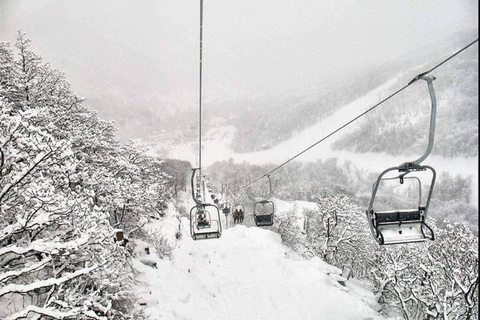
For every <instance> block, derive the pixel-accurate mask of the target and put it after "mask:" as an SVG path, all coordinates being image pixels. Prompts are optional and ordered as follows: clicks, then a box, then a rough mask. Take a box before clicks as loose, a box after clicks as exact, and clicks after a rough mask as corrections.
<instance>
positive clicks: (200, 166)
mask: <svg viewBox="0 0 480 320" xmlns="http://www.w3.org/2000/svg"><path fill="white" fill-rule="evenodd" d="M202 49H203V0H200V70H199V71H200V75H199V97H198V109H199V112H198V168H199V170H200V171H199V175H200V177H201V176H202V174H201V173H202Z"/></svg>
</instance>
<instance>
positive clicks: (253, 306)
mask: <svg viewBox="0 0 480 320" xmlns="http://www.w3.org/2000/svg"><path fill="white" fill-rule="evenodd" d="M176 217H178V214H177V213H176V212H174V211H173V210H169V212H168V213H167V218H166V220H164V221H161V222H159V221H156V222H153V223H151V224H150V225H149V228H151V229H154V230H161V232H163V233H164V234H166V235H167V237H168V239H169V241H170V243H171V244H172V246H173V247H174V250H173V255H172V258H171V259H163V260H162V259H159V258H158V257H157V256H156V255H155V253H154V252H152V251H151V252H150V255H147V254H146V253H145V250H144V249H143V246H145V245H146V244H145V243H140V242H139V243H137V244H138V245H137V248H136V251H137V255H138V258H137V259H135V260H134V266H135V268H136V269H137V270H138V271H140V275H139V277H138V278H137V279H139V280H140V283H139V285H138V287H137V295H138V297H139V298H140V299H141V300H142V301H143V303H144V304H146V305H145V306H144V307H143V308H144V310H145V312H146V313H147V314H148V315H150V316H151V319H182V320H186V319H208V320H216V319H218V320H220V319H221V320H226V319H231V320H235V319H238V320H240V319H242V320H244V319H264V320H268V319H272V320H282V319H285V320H292V319H302V320H309V319H312V320H313V319H316V320H318V319H336V320H343V319H344V320H347V319H351V320H361V319H364V320H367V319H368V320H376V319H386V318H384V317H381V316H379V315H378V312H377V311H378V310H379V308H380V307H379V305H378V304H377V302H376V300H375V297H374V295H373V293H372V292H371V288H369V287H368V285H367V284H366V283H362V282H359V281H357V280H354V279H349V280H346V279H344V278H342V277H341V275H340V273H341V270H340V269H338V268H336V267H334V266H331V265H328V264H326V263H325V262H323V261H322V260H321V259H319V258H313V259H310V260H305V259H304V258H302V257H301V256H299V255H298V254H297V253H295V252H293V251H292V250H290V249H289V248H287V247H285V246H284V245H283V244H282V243H281V240H280V236H279V235H278V234H276V233H274V232H271V231H268V230H264V229H260V228H255V227H250V228H248V227H246V226H244V225H236V226H235V227H232V228H229V229H226V230H224V232H223V235H222V237H221V238H220V239H212V240H201V241H193V240H192V239H191V238H190V235H189V233H188V228H189V222H188V220H187V219H186V218H182V219H181V223H180V228H181V231H182V238H181V239H180V240H176V239H175V237H174V236H173V234H174V229H177V230H178V223H179V220H177V219H176ZM141 260H143V261H144V262H145V260H146V261H149V262H150V263H147V264H144V263H142V262H141ZM153 263H156V267H152V266H151V265H152V264H153ZM148 264H150V266H149V265H148ZM339 281H340V282H344V285H342V284H340V283H339Z"/></svg>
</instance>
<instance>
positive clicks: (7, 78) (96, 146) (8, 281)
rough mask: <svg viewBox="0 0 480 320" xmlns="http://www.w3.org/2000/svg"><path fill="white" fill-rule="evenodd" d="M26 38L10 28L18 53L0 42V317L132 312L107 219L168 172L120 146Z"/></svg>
mask: <svg viewBox="0 0 480 320" xmlns="http://www.w3.org/2000/svg"><path fill="white" fill-rule="evenodd" d="M29 42H30V41H29V40H28V39H27V38H26V37H25V35H24V34H22V33H19V36H18V40H17V43H16V48H17V50H18V53H19V58H18V59H15V58H14V54H13V51H12V49H11V48H10V47H9V45H8V44H5V43H2V44H0V75H1V76H2V77H1V81H0V310H2V311H1V312H2V314H1V315H0V316H1V317H2V318H6V319H20V318H35V319H40V318H48V319H131V318H132V317H134V314H136V315H135V318H141V315H140V314H138V313H137V312H136V311H135V307H134V302H135V301H134V298H133V297H132V296H131V294H130V293H129V290H130V286H131V285H132V284H133V278H134V277H133V269H132V267H131V266H130V265H129V256H128V251H127V250H126V249H125V248H124V247H122V246H120V245H118V244H117V243H116V242H115V241H114V239H113V232H114V229H113V226H112V225H111V224H110V220H109V219H110V218H111V214H112V212H115V210H116V209H118V208H125V207H126V206H127V204H129V203H134V204H135V205H138V206H135V208H136V209H138V208H140V207H148V206H152V205H153V203H154V201H158V200H159V199H164V198H168V197H169V194H170V192H169V189H168V187H167V186H166V181H167V179H168V177H167V176H166V175H165V174H163V172H162V170H161V162H159V161H158V160H155V159H152V158H149V157H146V156H144V155H142V152H140V151H137V150H134V149H132V148H131V147H130V146H124V145H122V144H120V143H119V142H118V141H117V140H116V139H115V136H114V132H115V130H114V127H113V125H112V124H111V123H108V122H105V121H102V120H100V119H99V118H98V117H97V116H96V114H95V113H93V112H92V111H89V110H88V109H86V108H85V107H84V106H83V105H82V102H83V99H80V98H78V97H77V96H76V95H75V94H74V93H73V92H72V91H71V89H70V86H69V84H68V82H67V81H66V80H65V78H64V76H63V75H62V74H61V73H59V72H58V71H56V70H52V69H51V68H50V66H49V65H48V64H46V63H43V62H42V59H41V58H40V57H38V56H37V55H35V54H34V53H33V52H31V51H30V49H29ZM102 197H103V198H102ZM134 214H136V215H137V217H138V218H139V219H141V218H142V217H145V216H146V215H147V214H146V213H141V211H140V210H136V211H132V213H131V216H133V215H134ZM132 220H135V219H132ZM137 223H138V221H134V222H131V223H130V224H129V225H128V224H127V223H125V224H124V225H125V227H131V228H133V227H134V226H137Z"/></svg>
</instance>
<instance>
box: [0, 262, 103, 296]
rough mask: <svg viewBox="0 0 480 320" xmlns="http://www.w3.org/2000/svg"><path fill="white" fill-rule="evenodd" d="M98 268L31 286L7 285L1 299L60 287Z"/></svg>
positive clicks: (2, 291)
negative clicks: (54, 286) (14, 294)
mask: <svg viewBox="0 0 480 320" xmlns="http://www.w3.org/2000/svg"><path fill="white" fill-rule="evenodd" d="M96 268H98V265H93V266H91V267H89V268H84V269H81V270H77V271H75V272H73V273H68V274H66V275H65V276H63V277H60V278H50V279H47V280H41V281H37V282H34V283H30V284H24V285H20V284H9V285H6V286H5V287H3V288H1V289H0V297H2V296H4V295H6V294H9V293H28V292H30V291H33V290H35V289H40V288H45V287H51V286H53V285H57V286H58V285H60V284H62V283H64V282H67V281H70V280H72V279H74V278H77V277H79V276H82V275H84V274H88V273H90V272H91V271H93V270H95V269H96Z"/></svg>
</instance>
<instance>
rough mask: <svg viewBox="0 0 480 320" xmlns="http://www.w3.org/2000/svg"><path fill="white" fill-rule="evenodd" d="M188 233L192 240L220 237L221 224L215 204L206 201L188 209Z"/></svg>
mask: <svg viewBox="0 0 480 320" xmlns="http://www.w3.org/2000/svg"><path fill="white" fill-rule="evenodd" d="M190 234H191V235H192V238H193V240H202V239H216V238H220V236H221V235H222V225H221V222H220V211H219V210H218V208H217V206H214V205H211V204H208V203H206V204H201V205H199V206H195V207H193V208H192V209H191V210H190Z"/></svg>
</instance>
